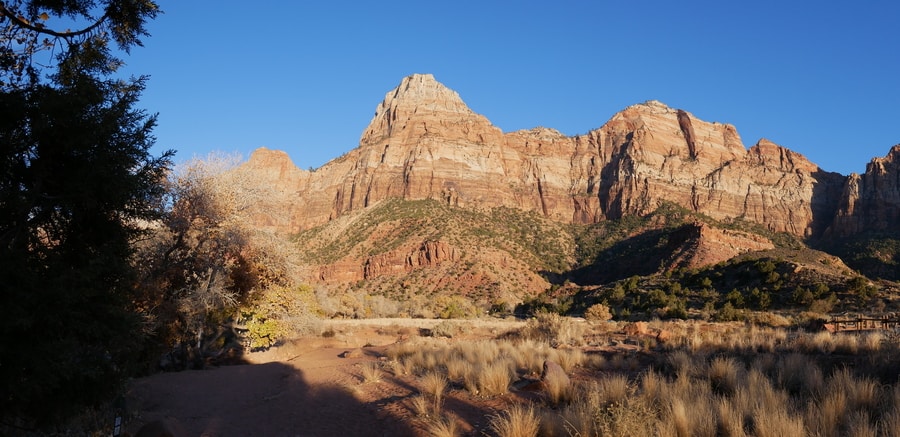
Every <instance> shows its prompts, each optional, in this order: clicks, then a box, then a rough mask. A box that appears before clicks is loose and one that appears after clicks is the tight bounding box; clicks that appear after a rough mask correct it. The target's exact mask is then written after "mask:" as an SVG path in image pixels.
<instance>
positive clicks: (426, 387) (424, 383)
mask: <svg viewBox="0 0 900 437" xmlns="http://www.w3.org/2000/svg"><path fill="white" fill-rule="evenodd" d="M419 386H420V390H421V391H422V394H424V395H425V396H426V397H428V398H430V399H431V402H432V404H433V411H434V412H435V413H437V412H438V411H440V410H441V404H442V402H443V399H444V390H446V389H447V377H446V376H444V375H443V374H441V373H438V372H435V371H430V372H428V373H426V374H425V375H423V376H422V378H420V379H419Z"/></svg>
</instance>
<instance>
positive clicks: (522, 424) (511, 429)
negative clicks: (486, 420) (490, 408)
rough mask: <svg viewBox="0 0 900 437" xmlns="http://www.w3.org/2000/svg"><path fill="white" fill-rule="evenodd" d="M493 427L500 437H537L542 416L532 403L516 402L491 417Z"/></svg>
mask: <svg viewBox="0 0 900 437" xmlns="http://www.w3.org/2000/svg"><path fill="white" fill-rule="evenodd" d="M491 429H492V430H493V431H494V432H495V433H496V434H497V436H498V437H536V436H537V435H538V432H539V431H540V429H541V422H540V418H539V416H538V414H537V412H535V410H534V407H532V406H531V405H528V406H526V405H520V404H516V405H513V406H512V407H510V408H509V409H508V410H506V411H504V412H503V413H501V414H498V415H496V416H494V417H493V418H492V419H491Z"/></svg>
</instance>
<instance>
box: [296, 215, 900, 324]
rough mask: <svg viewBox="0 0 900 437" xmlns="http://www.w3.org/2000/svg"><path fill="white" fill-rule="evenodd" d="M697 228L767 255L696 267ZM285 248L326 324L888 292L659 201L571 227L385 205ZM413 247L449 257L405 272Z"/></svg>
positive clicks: (823, 302)
mask: <svg viewBox="0 0 900 437" xmlns="http://www.w3.org/2000/svg"><path fill="white" fill-rule="evenodd" d="M698 227H708V228H712V229H718V230H721V231H723V232H735V233H740V234H741V235H749V236H751V237H753V236H755V237H753V238H758V239H760V240H761V241H768V242H771V245H770V247H772V248H771V249H767V250H758V251H747V252H743V253H740V254H738V255H737V256H733V257H731V256H727V257H726V256H720V258H721V259H720V260H719V261H717V262H716V263H713V264H702V263H701V261H702V260H699V259H698V258H697V256H696V254H697V253H699V252H702V251H704V250H706V252H709V250H707V249H706V248H705V246H704V245H707V244H708V243H709V242H705V241H702V237H697V236H696V235H695V234H693V233H692V232H691V231H692V230H695V229H697V228H698ZM294 242H295V244H296V245H297V247H298V250H299V251H300V252H301V255H300V259H302V261H303V262H304V263H306V265H307V268H308V273H309V279H310V281H311V282H317V283H318V290H319V291H318V293H317V294H318V298H319V304H320V307H321V308H322V309H323V312H324V314H325V315H327V316H338V317H385V316H406V317H445V318H450V317H473V316H475V315H478V314H485V313H494V314H501V315H502V314H511V313H513V312H517V313H519V314H531V313H534V312H536V311H552V312H558V313H562V314H576V315H578V314H583V313H584V311H586V310H587V308H588V307H590V306H591V305H595V304H603V305H606V306H608V307H610V308H611V309H612V311H613V313H614V316H615V317H616V318H618V319H630V318H646V319H649V318H656V317H663V318H670V317H674V318H703V319H714V320H742V319H746V318H750V317H757V318H758V317H759V316H754V315H753V314H754V312H761V311H773V310H779V311H787V312H789V313H793V314H801V313H803V314H805V315H804V317H806V318H810V317H818V318H825V317H827V316H826V315H827V314H828V313H830V312H836V311H863V310H865V311H869V312H872V311H880V312H884V311H890V310H892V309H893V308H894V305H893V301H892V300H891V299H890V298H889V293H887V292H888V291H890V290H891V289H892V287H894V285H893V283H891V282H884V281H883V282H878V283H876V282H871V281H870V280H868V279H867V278H866V277H864V276H862V275H861V274H860V273H858V272H856V271H854V270H853V269H851V268H850V267H848V266H847V265H845V264H844V263H843V262H842V260H841V259H840V258H838V257H836V256H833V255H830V254H828V253H826V252H822V251H819V250H815V249H812V248H810V247H808V246H807V245H806V244H804V242H802V241H801V240H799V239H798V238H796V237H794V236H791V235H788V234H784V233H773V232H770V231H768V230H766V229H765V228H763V227H761V226H759V225H757V224H753V223H748V222H744V221H741V220H733V221H729V222H719V221H716V220H714V219H711V218H709V217H706V216H703V215H700V214H695V213H692V212H690V211H688V210H687V209H685V208H682V207H680V206H678V205H674V204H669V203H665V204H663V205H661V206H660V207H659V208H658V209H657V210H656V211H654V212H653V213H651V214H648V215H646V216H643V217H639V216H626V217H624V218H623V219H621V220H611V221H604V222H601V223H597V224H593V225H578V224H561V223H558V222H554V221H551V220H547V219H544V218H542V217H540V216H539V215H537V214H536V213H533V212H524V211H520V210H517V209H512V208H491V209H483V210H475V209H465V208H458V207H452V206H448V205H446V204H444V203H441V202H439V201H437V200H415V201H407V200H401V199H389V200H386V201H383V202H380V203H378V204H377V205H375V206H372V207H370V208H367V209H364V210H362V211H358V212H355V213H353V214H349V215H346V216H342V217H340V218H338V219H336V220H334V221H332V222H329V223H328V224H326V225H323V226H319V227H315V228H312V229H309V230H306V231H304V232H302V233H300V234H298V235H296V236H295V239H294ZM427 242H440V243H441V244H442V245H443V246H442V247H444V248H445V249H446V250H447V251H449V252H450V253H452V254H453V255H451V256H445V257H444V258H442V259H436V260H430V261H429V260H426V262H424V263H417V262H416V261H415V260H414V259H415V258H416V257H417V256H418V255H419V253H420V251H421V250H422V248H423V247H424V246H423V245H424V244H425V243H427ZM870 244H874V243H870ZM860 252H862V251H861V250H857V251H856V253H860ZM891 253H893V252H891ZM707 256H708V254H707ZM698 263H699V264H698ZM880 291H881V292H880Z"/></svg>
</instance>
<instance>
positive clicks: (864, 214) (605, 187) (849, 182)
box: [247, 74, 900, 237]
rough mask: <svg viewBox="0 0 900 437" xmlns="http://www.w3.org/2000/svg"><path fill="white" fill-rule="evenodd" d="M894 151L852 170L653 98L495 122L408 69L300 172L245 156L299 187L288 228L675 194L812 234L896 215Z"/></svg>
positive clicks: (559, 210)
mask: <svg viewBox="0 0 900 437" xmlns="http://www.w3.org/2000/svg"><path fill="white" fill-rule="evenodd" d="M258 155H260V156H258ZM898 157H900V149H898V148H896V147H895V149H894V150H892V152H891V154H889V155H888V156H887V157H885V158H881V159H876V160H874V161H873V162H872V163H871V164H870V165H869V169H868V170H867V172H866V174H864V175H862V176H851V177H850V178H847V177H845V176H842V175H840V174H837V173H829V172H825V171H823V170H821V169H820V168H819V167H818V166H816V165H815V164H813V163H811V162H810V161H809V160H807V159H806V158H805V157H804V156H802V155H800V154H798V153H795V152H792V151H790V150H788V149H786V148H784V147H781V146H779V145H777V144H774V143H772V142H770V141H767V140H760V141H759V142H758V143H757V144H756V145H754V146H753V147H751V148H750V149H747V148H745V147H744V145H743V143H742V141H741V138H740V136H739V135H738V132H737V130H736V129H735V128H734V126H731V125H728V124H721V123H709V122H705V121H703V120H699V119H697V118H696V117H694V116H693V115H692V114H690V113H689V112H687V111H684V110H677V109H672V108H669V107H668V106H666V105H664V104H662V103H660V102H657V101H649V102H645V103H642V104H638V105H633V106H630V107H628V108H625V109H624V110H622V111H621V112H619V113H617V114H615V115H614V116H613V117H612V118H611V119H610V120H609V121H607V122H606V123H605V124H604V125H603V126H602V127H601V128H599V129H597V130H594V131H591V132H589V133H587V134H584V135H579V136H574V137H567V136H565V135H563V134H561V133H559V132H557V131H555V130H553V129H548V128H535V129H531V130H523V131H516V132H510V133H503V132H501V130H500V129H498V128H497V127H495V126H493V125H492V124H491V123H490V121H488V120H487V119H486V118H485V117H483V116H481V115H479V114H476V113H474V112H473V111H472V110H470V109H469V108H468V107H467V106H466V105H465V103H463V101H462V99H460V97H459V95H458V94H457V93H456V92H454V91H452V90H450V89H448V88H446V87H445V86H444V85H442V84H440V83H439V82H437V81H436V80H435V79H434V77H432V76H431V75H419V74H417V75H412V76H409V77H407V78H404V79H403V80H402V82H401V83H400V85H399V86H398V87H397V88H396V89H394V90H391V91H390V92H388V93H387V94H386V95H385V98H384V101H382V102H381V103H380V104H379V105H378V107H377V108H376V110H375V115H374V117H373V118H372V121H371V122H370V124H369V126H368V127H367V128H366V129H365V131H364V132H363V134H362V136H361V138H360V144H359V147H357V148H356V149H353V150H351V151H350V152H348V153H347V154H345V155H344V156H342V157H340V158H337V159H335V160H333V161H331V162H329V163H328V164H326V165H324V166H323V167H321V168H319V169H317V170H315V171H312V172H305V171H302V170H299V169H292V168H289V166H287V165H286V164H285V161H284V160H283V158H278V159H276V157H275V156H274V155H273V152H272V151H267V150H262V151H259V152H257V153H255V154H254V156H253V157H252V158H251V160H250V162H249V163H248V164H247V166H248V168H250V169H251V170H252V171H254V172H259V173H260V174H261V175H262V177H263V178H264V179H266V180H271V181H273V183H274V184H276V185H277V186H278V187H280V189H281V190H283V191H285V192H290V193H295V194H294V197H293V200H292V201H291V202H290V204H289V205H288V206H287V207H288V208H290V210H291V214H290V220H288V221H287V222H285V223H282V225H283V226H282V229H283V230H285V231H297V230H301V229H306V228H310V227H313V226H316V225H319V224H322V223H325V222H327V221H329V220H332V219H334V218H336V217H338V216H341V215H343V214H346V213H348V212H350V211H355V210H359V209H362V208H366V207H368V206H370V205H373V204H374V203H376V202H379V201H381V200H384V199H387V198H392V197H400V198H404V199H439V200H441V201H442V202H446V203H448V204H451V205H456V206H461V207H472V208H481V207H498V206H504V207H512V208H518V209H522V210H526V211H536V212H538V213H540V214H541V215H543V216H544V217H547V218H550V219H552V220H556V221H560V222H576V223H595V222H599V221H602V220H607V219H618V218H620V217H622V216H624V215H629V214H646V213H649V212H651V211H653V210H655V209H656V208H657V207H659V206H660V205H661V204H663V203H665V202H672V203H676V204H679V205H682V206H684V207H686V208H689V209H690V210H692V211H694V212H697V213H702V214H705V215H708V216H710V217H712V218H715V219H719V220H730V219H735V218H740V219H743V220H748V221H752V222H756V223H759V224H762V225H764V226H765V227H766V228H768V229H769V230H771V231H776V232H789V233H791V234H794V235H798V236H802V237H818V236H822V235H824V234H825V232H826V229H830V231H829V232H831V233H833V234H838V235H845V234H847V233H853V232H859V231H860V230H862V229H870V228H873V227H874V228H884V227H890V226H894V227H896V225H892V224H893V223H897V218H898V214H900V208H898V201H897V199H898V198H900V195H898V189H900V188H898V187H900V182H898V174H900V173H898V169H897V165H898V164H897V162H898ZM265 162H272V165H271V166H268V165H264V163H265ZM842 193H843V194H842ZM829 227H830V228H829Z"/></svg>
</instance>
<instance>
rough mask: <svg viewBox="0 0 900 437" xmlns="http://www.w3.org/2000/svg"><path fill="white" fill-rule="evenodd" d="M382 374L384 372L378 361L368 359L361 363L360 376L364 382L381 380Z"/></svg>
mask: <svg viewBox="0 0 900 437" xmlns="http://www.w3.org/2000/svg"><path fill="white" fill-rule="evenodd" d="M383 376H384V372H382V370H381V365H380V364H379V363H377V362H374V361H370V362H367V363H363V364H362V365H361V369H360V378H361V379H362V382H363V383H364V384H369V383H375V382H381V379H382V377H383Z"/></svg>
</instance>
